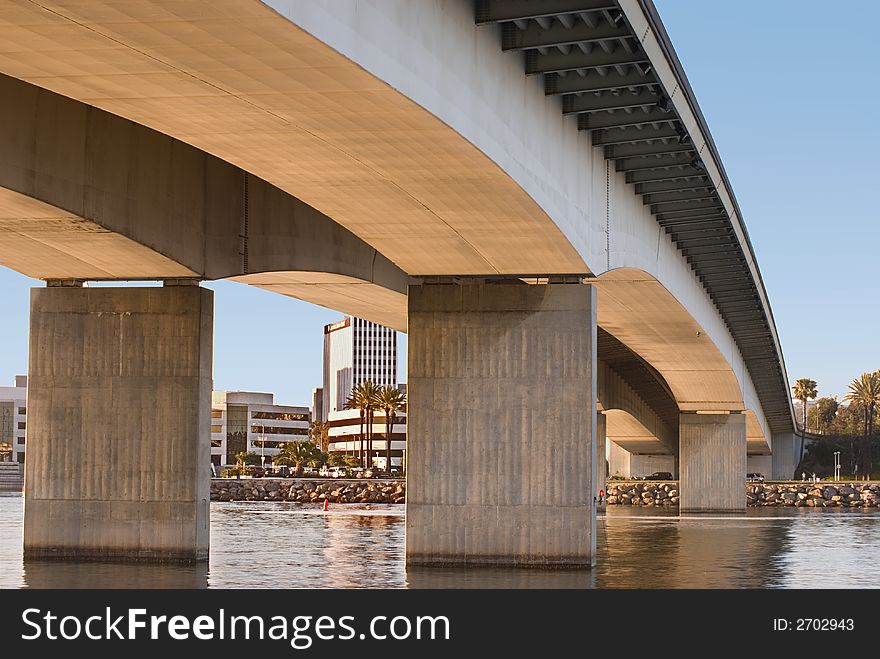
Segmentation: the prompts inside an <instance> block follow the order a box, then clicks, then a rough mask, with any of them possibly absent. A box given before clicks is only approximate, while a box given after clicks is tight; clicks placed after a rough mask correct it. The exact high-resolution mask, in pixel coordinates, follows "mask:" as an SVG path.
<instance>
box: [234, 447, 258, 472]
mask: <svg viewBox="0 0 880 659" xmlns="http://www.w3.org/2000/svg"><path fill="white" fill-rule="evenodd" d="M235 464H236V465H237V466H238V467H241V468H244V467H246V466H248V465H258V464H260V456H259V455H257V454H256V453H248V452H246V451H241V452H240V453H238V454H237V455H236V456H235Z"/></svg>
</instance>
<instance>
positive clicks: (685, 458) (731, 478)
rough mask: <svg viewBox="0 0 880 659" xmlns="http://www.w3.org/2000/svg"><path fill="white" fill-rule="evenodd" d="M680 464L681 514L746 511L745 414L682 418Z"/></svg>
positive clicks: (733, 413) (680, 424) (684, 414)
mask: <svg viewBox="0 0 880 659" xmlns="http://www.w3.org/2000/svg"><path fill="white" fill-rule="evenodd" d="M678 461H679V472H680V474H679V476H680V484H679V487H680V489H681V495H680V496H681V498H680V499H679V506H680V508H679V509H680V510H681V512H683V513H684V512H736V511H745V509H746V495H745V473H746V415H745V414H742V413H740V412H732V413H730V414H696V413H683V414H681V415H680V417H679V455H678Z"/></svg>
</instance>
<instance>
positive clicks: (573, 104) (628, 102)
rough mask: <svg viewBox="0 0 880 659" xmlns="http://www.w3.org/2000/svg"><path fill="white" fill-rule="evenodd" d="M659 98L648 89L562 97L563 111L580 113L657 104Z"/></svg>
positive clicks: (564, 112)
mask: <svg viewBox="0 0 880 659" xmlns="http://www.w3.org/2000/svg"><path fill="white" fill-rule="evenodd" d="M658 98H659V96H658V95H657V94H655V93H653V92H649V91H647V90H641V91H639V92H638V93H636V94H633V93H632V92H628V91H625V92H622V93H620V94H612V93H611V92H599V93H597V94H582V95H581V96H576V95H574V94H568V95H566V96H563V97H562V113H563V114H579V113H581V112H598V111H600V110H620V109H623V108H639V107H645V106H653V105H657V99H658Z"/></svg>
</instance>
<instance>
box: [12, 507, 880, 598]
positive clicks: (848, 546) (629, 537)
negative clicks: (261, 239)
mask: <svg viewBox="0 0 880 659" xmlns="http://www.w3.org/2000/svg"><path fill="white" fill-rule="evenodd" d="M21 513H22V501H21V497H8V496H5V497H0V556H3V557H4V559H3V561H2V563H0V587H6V588H10V587H12V588H15V587H31V588H83V587H88V588H206V587H207V588H406V587H409V588H779V587H802V588H810V587H837V588H863V587H878V586H880V565H878V563H877V562H876V561H871V560H868V559H867V557H868V556H871V555H872V552H873V551H874V548H875V547H876V546H877V543H878V541H880V511H875V510H867V511H859V510H845V509H844V510H820V511H816V510H812V509H798V510H790V509H776V508H765V509H757V510H750V511H749V512H748V514H746V515H740V516H714V515H709V516H706V515H700V516H685V517H679V516H677V515H672V514H670V512H669V511H668V510H663V509H644V508H640V509H632V508H614V509H611V510H609V512H608V514H607V515H606V516H602V517H600V518H599V522H598V524H597V528H598V535H597V567H596V569H594V570H592V571H583V570H571V571H566V570H562V571H543V570H498V569H479V570H464V569H424V568H419V569H410V570H406V569H405V567H404V554H403V545H404V516H403V513H404V509H403V506H374V507H372V508H371V509H367V508H366V507H362V506H344V507H343V506H335V507H331V509H330V511H328V512H326V513H325V512H323V511H322V510H321V509H320V508H319V507H312V506H304V505H299V504H291V503H256V502H254V503H244V502H241V503H233V502H230V503H214V504H212V507H211V560H210V563H209V565H207V566H206V565H202V566H181V565H163V566H154V565H145V564H134V565H130V564H109V563H70V562H63V563H62V562H30V561H28V562H27V563H25V564H22V561H21Z"/></svg>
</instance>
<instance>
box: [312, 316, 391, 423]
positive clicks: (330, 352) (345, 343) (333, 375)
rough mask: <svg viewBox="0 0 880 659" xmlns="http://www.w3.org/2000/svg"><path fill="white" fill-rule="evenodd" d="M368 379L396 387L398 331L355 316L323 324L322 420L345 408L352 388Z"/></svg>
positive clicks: (380, 384)
mask: <svg viewBox="0 0 880 659" xmlns="http://www.w3.org/2000/svg"><path fill="white" fill-rule="evenodd" d="M367 380H372V381H373V383H374V384H376V385H379V386H385V385H390V386H393V387H396V386H397V332H396V331H395V330H393V329H390V328H388V327H384V326H382V325H377V324H376V323H371V322H370V321H368V320H363V319H362V318H354V317H347V318H344V319H342V320H340V321H339V322H338V323H333V324H332V325H327V326H325V327H324V387H323V389H324V391H323V400H322V415H321V420H322V421H326V420H327V418H328V415H329V414H330V412H338V411H340V410H344V409H345V400H346V399H347V398H348V396H349V394H350V393H351V390H352V388H354V387H356V386H357V385H359V384H361V383H362V382H366V381H367Z"/></svg>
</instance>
